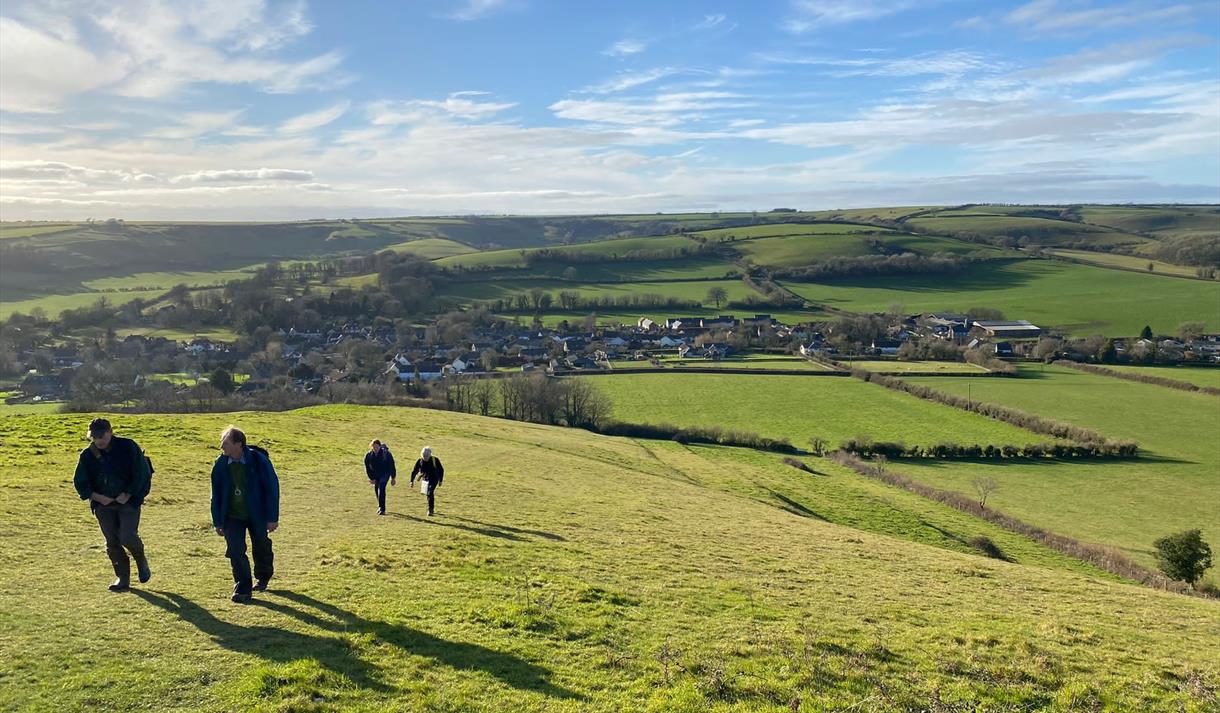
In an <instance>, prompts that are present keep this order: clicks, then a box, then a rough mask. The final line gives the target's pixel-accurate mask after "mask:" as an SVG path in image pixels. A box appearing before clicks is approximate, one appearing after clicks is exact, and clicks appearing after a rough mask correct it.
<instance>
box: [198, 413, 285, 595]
mask: <svg viewBox="0 0 1220 713" xmlns="http://www.w3.org/2000/svg"><path fill="white" fill-rule="evenodd" d="M220 450H221V454H220V456H218V457H217V458H216V462H215V463H214V464H212V527H214V528H215V529H216V534H217V535H221V536H223V537H224V538H225V556H226V557H228V558H229V564H231V565H232V567H233V601H235V602H237V603H239V604H240V603H245V602H248V601H250V597H251V596H252V594H251V592H252V591H253V590H258V591H260V592H261V591H263V590H265V589H266V588H267V582H268V581H269V580H270V579H271V575H272V574H273V573H274V571H275V570H274V567H273V554H272V551H271V538H270V537H268V533H271V532H275V530H276V528H278V527H279V525H280V523H279V520H280V480H279V477H278V476H277V475H276V474H275V468H274V467H273V466H272V465H271V459H270V458H268V457H267V455H266V452H265V451H262V450H261V449H254V448H251V447H249V446H247V445H246V434H244V433H242V432H241V431H240V430H238V429H237V427H235V426H229V427H228V428H226V429H225V430H224V432H223V433H221V434H220ZM246 532H249V533H250V546H251V549H253V550H254V578H256V579H258V583H257V584H255V583H254V582H253V581H252V578H251V575H250V560H249V559H247V558H246Z"/></svg>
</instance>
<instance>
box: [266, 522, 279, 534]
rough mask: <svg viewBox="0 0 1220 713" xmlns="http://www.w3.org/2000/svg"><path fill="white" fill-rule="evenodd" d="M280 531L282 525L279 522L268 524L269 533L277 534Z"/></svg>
mask: <svg viewBox="0 0 1220 713" xmlns="http://www.w3.org/2000/svg"><path fill="white" fill-rule="evenodd" d="M278 529H280V524H279V523H278V522H269V523H267V532H275V531H276V530H278Z"/></svg>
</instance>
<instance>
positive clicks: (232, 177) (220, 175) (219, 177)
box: [169, 168, 313, 183]
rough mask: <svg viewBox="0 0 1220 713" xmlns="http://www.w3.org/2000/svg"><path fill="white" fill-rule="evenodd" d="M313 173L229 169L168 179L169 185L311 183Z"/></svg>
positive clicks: (272, 169) (285, 169) (286, 170)
mask: <svg viewBox="0 0 1220 713" xmlns="http://www.w3.org/2000/svg"><path fill="white" fill-rule="evenodd" d="M312 180H313V172H312V171H303V170H299V169H292V168H251V169H244V168H241V169H239V168H231V169H224V170H208V171H195V172H194V173H186V174H182V175H180V176H174V177H173V178H171V179H169V182H170V183H240V182H245V181H312Z"/></svg>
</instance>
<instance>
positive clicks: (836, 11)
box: [781, 0, 915, 35]
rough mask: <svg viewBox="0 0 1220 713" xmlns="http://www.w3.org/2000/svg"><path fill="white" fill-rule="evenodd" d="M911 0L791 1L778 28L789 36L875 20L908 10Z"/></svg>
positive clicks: (911, 3) (913, 3)
mask: <svg viewBox="0 0 1220 713" xmlns="http://www.w3.org/2000/svg"><path fill="white" fill-rule="evenodd" d="M914 5H915V2H914V1H913V0H792V2H791V13H790V15H789V17H788V19H786V20H785V21H784V22H783V24H782V25H781V27H783V29H785V30H787V31H788V32H791V33H793V34H798V35H799V34H805V33H807V32H812V31H813V30H816V29H819V28H825V27H830V26H834V25H842V24H846V23H849V22H859V21H862V20H876V19H878V18H882V17H885V16H887V15H893V14H896V13H899V12H902V11H904V10H907V9H910V8H911V7H912V6H914Z"/></svg>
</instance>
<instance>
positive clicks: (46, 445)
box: [0, 407, 1220, 711]
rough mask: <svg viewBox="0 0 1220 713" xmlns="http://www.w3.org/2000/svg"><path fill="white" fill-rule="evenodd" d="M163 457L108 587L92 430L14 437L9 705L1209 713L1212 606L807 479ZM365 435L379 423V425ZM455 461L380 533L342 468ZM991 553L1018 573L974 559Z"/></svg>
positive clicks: (743, 455) (464, 428) (80, 421)
mask: <svg viewBox="0 0 1220 713" xmlns="http://www.w3.org/2000/svg"><path fill="white" fill-rule="evenodd" d="M114 420H115V422H116V425H117V427H118V429H119V430H120V431H121V432H124V433H126V434H127V435H131V436H134V437H136V438H138V439H139V440H140V442H141V443H142V444H143V445H144V446H145V447H146V448H147V449H148V450H149V452H150V454H152V455H153V457H154V459H155V460H156V462H157V471H158V472H157V475H156V476H155V478H154V490H153V495H152V497H151V498H150V500H149V502H148V504H147V505H146V507H145V513H144V523H143V526H142V531H143V534H144V537H145V540H146V542H147V544H148V547H149V551H150V556H151V558H152V563H153V568H154V579H153V581H152V582H150V583H149V584H148V585H146V586H144V587H140V588H138V590H137V591H136V592H134V593H132V594H127V595H113V594H111V593H109V592H106V591H105V589H104V585H105V583H106V582H107V581H108V579H107V571H106V570H107V569H108V567H107V563H106V560H105V556H104V554H103V552H102V550H101V547H100V535H99V534H98V533H97V532H96V526H95V524H94V523H93V522H92V518H91V517H90V516H89V514H88V512H87V509H86V507H85V506H84V504H83V503H81V502H79V501H78V500H77V499H76V496H75V494H74V493H73V492H72V490H71V487H70V485H69V484H68V482H67V480H68V479H69V474H70V468H71V466H72V464H73V463H74V460H75V455H74V451H75V450H76V449H77V448H79V447H80V446H81V441H80V439H79V438H80V436H79V434H80V433H81V432H82V431H83V428H84V424H85V423H86V421H87V417H83V416H24V417H13V418H6V419H4V421H3V422H0V492H3V493H4V500H3V507H4V510H5V517H4V518H3V519H0V533H3V538H4V542H5V544H6V547H5V548H4V551H3V554H0V557H3V559H4V565H5V567H6V570H7V572H8V576H6V578H5V579H4V582H3V584H0V630H2V631H3V632H4V635H3V636H2V637H0V658H2V659H3V660H4V661H5V662H6V663H5V666H4V667H3V672H2V673H0V680H3V685H2V686H0V708H3V709H6V710H48V711H51V710H53V711H75V710H99V709H104V710H157V711H166V710H215V711H229V710H235V709H254V710H264V711H290V710H291V711H330V710H344V711H381V710H404V711H441V710H449V711H456V710H484V711H500V710H531V711H532V710H543V711H635V710H656V711H707V710H721V711H728V710H740V711H747V710H748V711H787V710H808V711H813V710H825V709H853V710H876V709H904V708H905V709H912V710H913V709H924V708H927V707H928V706H929V704H930V702H933V701H935V702H936V705H938V706H940V707H941V709H943V710H952V709H957V710H965V709H972V710H975V709H987V710H1029V709H1050V710H1094V709H1115V710H1120V709H1121V710H1147V711H1160V710H1165V711H1171V710H1172V711H1177V710H1189V711H1203V710H1207V709H1208V708H1209V707H1211V706H1214V704H1215V695H1216V694H1215V691H1216V687H1217V682H1218V677H1220V666H1217V664H1216V662H1215V660H1214V657H1213V656H1212V655H1211V653H1210V652H1213V651H1215V650H1216V648H1217V647H1218V646H1220V606H1218V605H1217V603H1216V602H1212V601H1204V600H1198V599H1192V598H1187V597H1183V596H1179V595H1171V594H1166V593H1161V592H1156V591H1152V590H1148V589H1143V588H1138V587H1134V586H1130V585H1126V584H1123V583H1120V582H1116V581H1113V580H1112V579H1111V578H1105V577H1101V576H1098V575H1097V574H1096V573H1091V572H1089V571H1088V569H1087V568H1085V567H1083V566H1082V565H1079V564H1076V563H1073V562H1071V561H1068V560H1065V558H1063V557H1060V556H1058V555H1055V554H1054V553H1049V552H1046V551H1044V550H1042V549H1040V548H1039V547H1037V546H1035V545H1033V544H1032V543H1025V544H1022V542H1021V540H1020V538H1016V537H1015V536H1012V535H1008V534H1007V533H1003V532H998V531H993V529H991V528H990V526H988V525H986V524H985V523H981V522H978V521H974V520H972V519H970V518H968V517H966V516H964V515H961V514H960V513H956V512H955V511H948V510H946V509H944V508H942V507H941V506H938V505H936V504H934V503H930V502H927V501H923V500H920V499H918V498H915V497H914V496H912V495H910V494H907V493H905V492H903V491H890V490H888V489H886V488H885V486H882V485H880V484H877V483H874V482H872V481H864V480H862V479H859V478H856V477H855V476H851V475H849V474H845V473H843V472H840V471H838V470H835V469H832V468H826V467H824V466H823V465H822V464H821V463H820V462H819V463H815V464H814V465H815V470H816V471H818V473H817V474H808V473H801V472H799V471H797V470H795V469H793V468H789V467H787V466H783V465H780V464H779V463H778V462H777V460H776V459H775V457H774V456H769V455H766V456H764V455H761V454H757V453H753V452H747V451H739V450H735V449H725V448H687V447H683V446H680V445H678V444H674V443H668V442H646V441H632V440H627V439H615V438H605V437H599V436H595V435H592V434H588V433H584V432H581V431H570V430H563V429H556V428H547V427H541V426H533V425H529V424H519V423H513V422H506V421H498V420H488V419H482V418H478V417H473V416H467V415H463V414H450V413H439V412H431V411H416V410H410V409H390V408H364V407H322V408H316V409H307V410H302V411H297V412H289V413H281V414H252V413H251V414H226V415H197V416H181V415H171V416H138V417H137V416H115V417H114ZM230 421H233V422H236V423H238V424H240V425H242V426H243V427H244V428H245V429H246V430H247V432H248V433H249V434H250V436H251V439H252V441H254V442H257V443H262V444H264V445H266V446H267V447H269V449H270V450H271V452H272V454H273V456H274V457H275V460H276V464H277V466H278V469H279V471H280V475H281V481H282V484H283V492H284V497H283V508H282V512H283V515H282V517H281V523H282V527H281V530H280V531H279V533H277V534H276V535H275V536H274V538H275V547H276V562H277V572H278V573H277V578H276V579H275V580H273V582H272V587H271V591H270V592H268V593H267V594H266V595H265V596H262V597H260V598H259V600H258V603H257V604H254V605H250V606H244V607H243V606H239V605H234V604H231V603H230V602H228V600H227V596H226V595H227V592H228V589H229V586H230V583H229V581H228V573H227V572H228V567H227V564H226V562H225V561H224V559H223V557H222V554H221V553H222V550H223V544H222V543H221V542H220V541H219V538H217V537H216V536H215V535H214V534H213V533H211V532H210V528H209V525H208V522H207V520H208V517H207V498H208V487H207V477H206V473H207V468H208V463H209V462H210V461H211V459H212V458H213V457H214V456H215V454H216V452H217V451H216V446H215V443H216V440H217V435H218V432H219V430H220V428H221V427H222V426H223V425H224V424H225V423H228V422H230ZM374 424H375V425H374ZM374 436H378V437H382V438H384V439H387V440H388V441H389V443H391V444H392V446H393V447H395V449H396V451H397V453H398V455H399V460H400V461H406V460H408V459H409V457H410V454H411V451H412V449H414V448H415V447H417V446H418V445H421V444H423V443H428V444H430V445H432V446H433V447H434V448H435V449H436V451H437V453H438V455H440V457H441V458H443V459H444V460H445V463H446V468H447V471H448V476H447V479H446V484H445V486H444V487H443V488H442V489H441V491H440V492H441V495H440V504H439V511H440V515H439V516H438V517H437V518H435V519H432V520H429V519H427V518H425V517H422V512H423V506H422V503H421V502H420V496H419V495H418V494H408V493H407V492H405V488H404V486H405V483H401V482H400V483H399V485H398V487H397V488H395V489H393V490H392V491H391V499H390V510H391V516H389V517H385V518H377V517H376V516H374V515H373V514H372V512H373V508H374V503H373V499H372V495H371V493H370V492H369V489H368V486H367V485H366V484H365V481H364V477H363V473H362V472H361V471H360V469H359V458H360V456H361V454H362V452H363V449H364V444H365V443H367V441H368V440H369V438H371V437H374ZM977 535H985V536H992V537H994V539H995V542H996V543H997V544H998V546H999V547H1000V548H1001V549H1004V550H1005V551H1006V552H1010V554H1011V555H1012V558H1013V559H1015V560H1016V562H1011V563H1010V562H1001V561H997V560H994V559H987V558H984V557H981V556H976V555H973V554H969V553H968V552H969V549H970V548H969V545H968V544H967V542H968V539H969V538H972V537H974V536H977Z"/></svg>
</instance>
